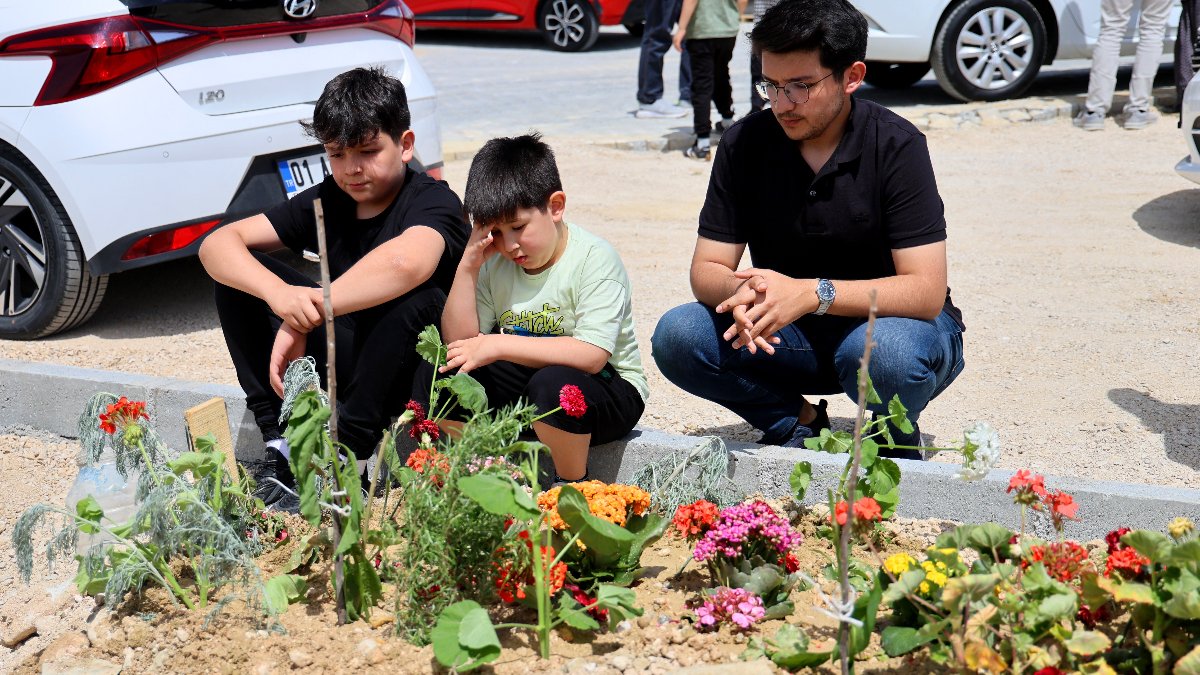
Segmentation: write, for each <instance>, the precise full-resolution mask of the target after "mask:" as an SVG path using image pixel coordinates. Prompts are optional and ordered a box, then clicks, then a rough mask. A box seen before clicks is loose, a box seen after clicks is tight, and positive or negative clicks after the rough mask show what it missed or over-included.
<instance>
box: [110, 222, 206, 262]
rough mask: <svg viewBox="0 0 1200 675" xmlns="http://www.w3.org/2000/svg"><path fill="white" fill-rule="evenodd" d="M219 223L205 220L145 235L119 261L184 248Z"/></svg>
mask: <svg viewBox="0 0 1200 675" xmlns="http://www.w3.org/2000/svg"><path fill="white" fill-rule="evenodd" d="M220 222H221V219H220V218H217V219H216V220H206V221H204V222H201V223H195V224H194V225H184V226H183V227H177V228H174V229H171V230H165V231H163V232H155V233H154V234H149V235H146V236H145V237H142V238H141V239H138V240H137V241H135V242H133V246H130V247H129V250H127V251H125V255H123V256H121V260H137V259H138V258H145V257H147V256H152V255H158V254H159V253H166V252H168V251H178V250H179V249H181V248H186V247H187V246H190V245H191V243H192V242H194V241H196V240H197V239H199V238H200V237H203V236H204V235H206V234H208V231H209V230H211V229H213V228H214V227H216V226H217V225H218V224H219V223H220Z"/></svg>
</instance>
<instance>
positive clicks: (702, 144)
mask: <svg viewBox="0 0 1200 675" xmlns="http://www.w3.org/2000/svg"><path fill="white" fill-rule="evenodd" d="M696 147H697V148H700V149H701V150H707V149H708V148H709V147H710V144H709V139H707V138H697V139H696Z"/></svg>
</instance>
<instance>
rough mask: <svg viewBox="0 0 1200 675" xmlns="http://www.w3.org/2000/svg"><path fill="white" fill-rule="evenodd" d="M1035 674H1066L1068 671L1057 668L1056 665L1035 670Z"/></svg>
mask: <svg viewBox="0 0 1200 675" xmlns="http://www.w3.org/2000/svg"><path fill="white" fill-rule="evenodd" d="M1033 675H1066V673H1064V672H1063V671H1061V670H1059V669H1058V668H1055V667H1054V666H1046V667H1045V668H1042V669H1041V670H1035V671H1034V673H1033Z"/></svg>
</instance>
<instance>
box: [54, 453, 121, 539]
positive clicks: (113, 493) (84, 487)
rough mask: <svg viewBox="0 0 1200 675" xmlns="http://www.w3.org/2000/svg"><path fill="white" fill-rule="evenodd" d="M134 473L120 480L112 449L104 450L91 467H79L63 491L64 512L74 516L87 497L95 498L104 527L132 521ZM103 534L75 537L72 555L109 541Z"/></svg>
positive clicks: (84, 465) (104, 533)
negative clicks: (101, 514)
mask: <svg viewBox="0 0 1200 675" xmlns="http://www.w3.org/2000/svg"><path fill="white" fill-rule="evenodd" d="M137 482H138V471H137V469H136V468H134V469H133V470H131V471H130V472H129V476H128V478H122V477H121V474H120V473H118V472H117V455H116V453H115V452H114V451H113V449H112V448H109V447H106V448H105V449H104V452H102V453H100V457H99V458H98V459H97V460H96V462H95V463H94V464H89V463H84V464H80V466H79V473H78V474H77V475H76V476H75V483H74V484H72V485H71V489H70V490H68V491H67V509H68V510H69V511H71V513H74V512H75V505H76V504H78V503H79V502H81V501H83V500H84V499H85V498H86V497H87V496H88V495H92V496H93V497H95V498H96V502H97V503H98V504H99V505H100V508H101V509H103V510H104V517H103V518H102V519H101V521H100V522H101V523H103V524H104V525H105V526H107V527H112V526H114V525H121V524H123V523H125V522H127V521H128V520H129V519H130V518H132V517H133V514H134V513H135V512H136V511H137V503H136V500H135V499H134V497H135V495H136V493H137ZM112 539H113V538H112V537H111V536H109V535H108V533H106V532H103V531H101V532H98V533H96V534H92V535H88V534H84V533H82V532H80V533H79V540H78V543H77V544H76V546H75V552H76V553H78V554H80V555H83V554H85V553H87V551H88V549H90V548H91V547H92V546H95V545H97V544H103V543H105V542H108V541H112Z"/></svg>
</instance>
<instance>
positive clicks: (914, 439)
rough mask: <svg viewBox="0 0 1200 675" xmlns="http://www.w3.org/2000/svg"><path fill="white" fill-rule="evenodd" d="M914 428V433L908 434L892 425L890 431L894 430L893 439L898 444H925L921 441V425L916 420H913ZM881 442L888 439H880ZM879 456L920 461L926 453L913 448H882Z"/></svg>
mask: <svg viewBox="0 0 1200 675" xmlns="http://www.w3.org/2000/svg"><path fill="white" fill-rule="evenodd" d="M912 428H913V430H912V433H911V434H906V433H903V432H902V431H900V430H899V429H897V428H896V427H895V426H892V427H891V429H890V431H891V432H892V440H893V441H895V442H896V445H907V446H911V447H920V446H921V445H924V443H923V442H922V441H921V427H919V426H917V423H916V422H913V423H912ZM880 442H881V443H885V442H887V441H886V439H880ZM879 456H880V457H889V458H891V459H915V460H918V461H921V460H924V459H925V455H924V453H923V452H922V451H920V450H911V449H909V448H880V449H879Z"/></svg>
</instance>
